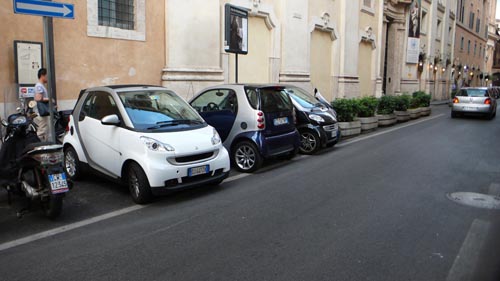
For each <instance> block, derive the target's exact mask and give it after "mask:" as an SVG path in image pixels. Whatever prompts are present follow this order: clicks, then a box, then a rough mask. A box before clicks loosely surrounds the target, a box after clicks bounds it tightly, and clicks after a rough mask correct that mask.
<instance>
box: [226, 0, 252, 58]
mask: <svg viewBox="0 0 500 281" xmlns="http://www.w3.org/2000/svg"><path fill="white" fill-rule="evenodd" d="M225 12H226V14H225V32H224V34H225V39H224V50H225V51H226V52H228V53H236V54H244V55H246V54H247V53H248V11H246V10H245V9H242V8H239V7H235V6H232V5H230V4H226V6H225Z"/></svg>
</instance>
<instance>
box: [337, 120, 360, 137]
mask: <svg viewBox="0 0 500 281" xmlns="http://www.w3.org/2000/svg"><path fill="white" fill-rule="evenodd" d="M337 124H339V129H340V134H341V135H342V137H343V138H344V137H346V138H348V137H354V136H357V135H359V134H361V122H359V121H352V122H338V123H337Z"/></svg>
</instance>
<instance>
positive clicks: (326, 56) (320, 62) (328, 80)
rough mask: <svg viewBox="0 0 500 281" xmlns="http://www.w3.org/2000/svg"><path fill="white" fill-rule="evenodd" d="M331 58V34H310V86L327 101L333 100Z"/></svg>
mask: <svg viewBox="0 0 500 281" xmlns="http://www.w3.org/2000/svg"><path fill="white" fill-rule="evenodd" d="M331 56H332V39H331V34H329V33H327V32H323V31H320V30H314V31H313V32H312V33H311V84H312V86H313V87H314V88H317V89H318V90H319V91H320V92H321V95H322V96H323V97H325V98H326V99H327V100H329V101H331V100H333V99H334V92H333V91H332V82H333V81H332V78H333V77H332V60H331Z"/></svg>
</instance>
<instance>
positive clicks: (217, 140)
mask: <svg viewBox="0 0 500 281" xmlns="http://www.w3.org/2000/svg"><path fill="white" fill-rule="evenodd" d="M219 143H221V139H220V136H219V133H217V130H215V128H214V135H213V136H212V144H213V145H218V144H219Z"/></svg>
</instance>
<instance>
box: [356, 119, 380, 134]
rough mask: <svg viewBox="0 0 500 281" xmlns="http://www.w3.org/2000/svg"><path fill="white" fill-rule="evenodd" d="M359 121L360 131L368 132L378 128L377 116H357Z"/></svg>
mask: <svg viewBox="0 0 500 281" xmlns="http://www.w3.org/2000/svg"><path fill="white" fill-rule="evenodd" d="M358 120H359V122H361V132H363V133H365V132H370V131H373V130H375V129H377V128H378V118H377V117H375V116H374V117H358Z"/></svg>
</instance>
